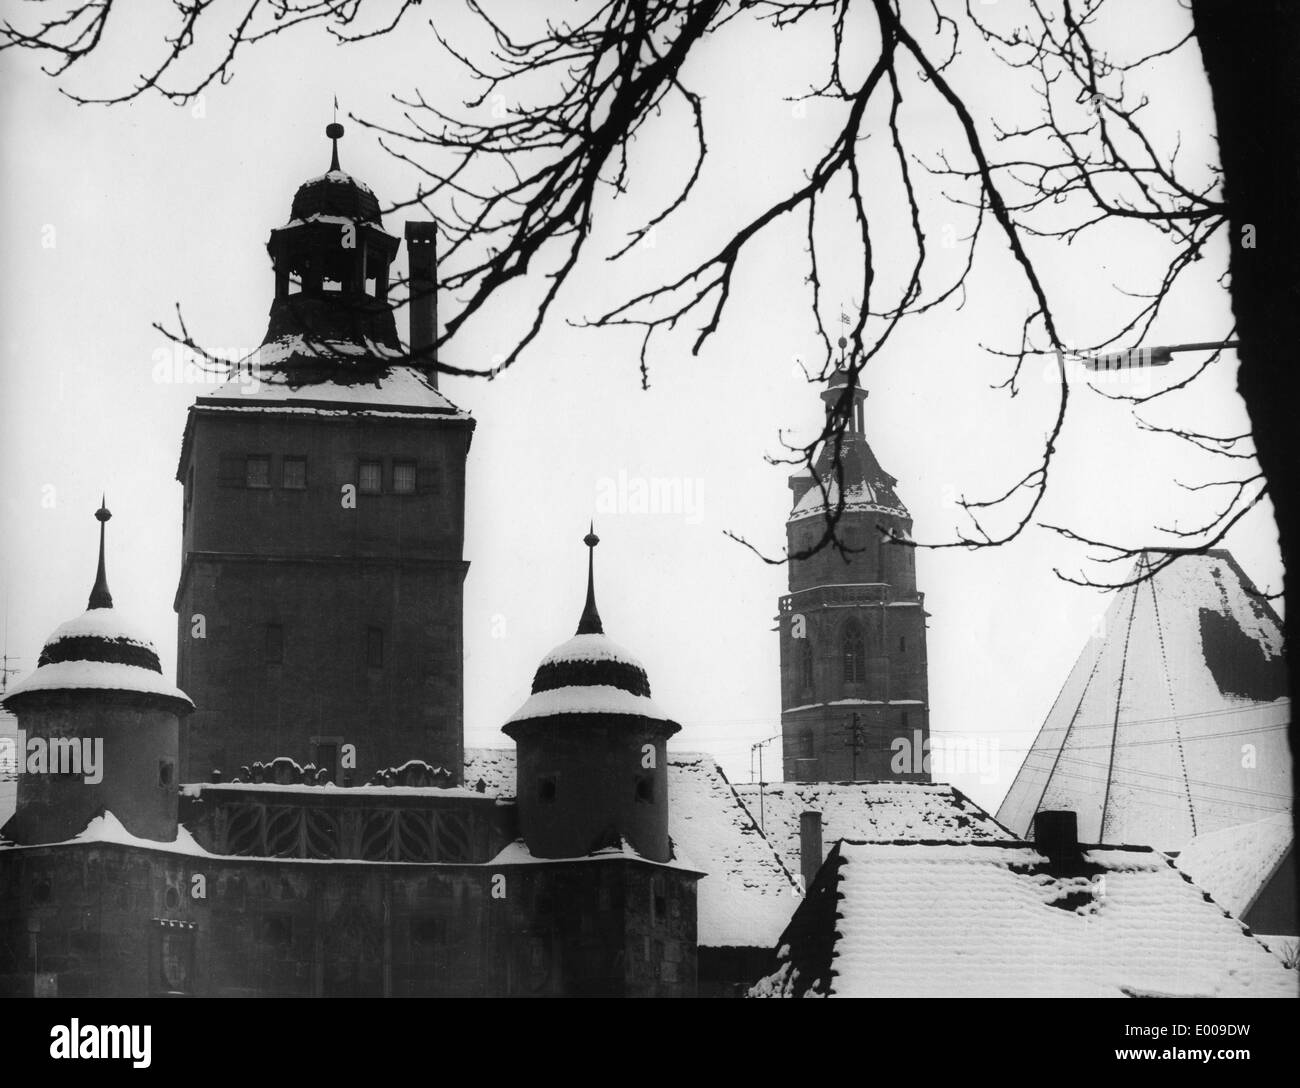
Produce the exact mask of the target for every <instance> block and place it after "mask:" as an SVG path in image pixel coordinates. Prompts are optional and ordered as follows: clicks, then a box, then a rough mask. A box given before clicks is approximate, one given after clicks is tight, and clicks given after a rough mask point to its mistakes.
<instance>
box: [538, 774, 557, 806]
mask: <svg viewBox="0 0 1300 1088" xmlns="http://www.w3.org/2000/svg"><path fill="white" fill-rule="evenodd" d="M537 799H538V800H539V801H541V802H543V803H544V804H548V805H549V804H551V803H552V802H553V801H554V800H555V779H554V778H551V777H549V776H548V777H546V778H541V779H538V782H537Z"/></svg>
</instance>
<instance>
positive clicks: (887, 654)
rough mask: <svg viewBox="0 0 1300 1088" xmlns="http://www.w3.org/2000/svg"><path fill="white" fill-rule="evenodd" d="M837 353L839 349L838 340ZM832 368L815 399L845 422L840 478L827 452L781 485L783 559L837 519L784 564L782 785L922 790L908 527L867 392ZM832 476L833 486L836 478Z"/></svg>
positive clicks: (916, 624)
mask: <svg viewBox="0 0 1300 1088" xmlns="http://www.w3.org/2000/svg"><path fill="white" fill-rule="evenodd" d="M840 346H841V348H843V347H844V341H843V340H841V341H840ZM849 379H850V375H849V372H848V371H847V370H846V369H843V368H842V367H838V368H837V369H836V370H835V372H834V373H833V374H832V375H831V377H830V380H829V381H828V383H827V385H826V388H825V389H824V390H823V391H822V394H821V397H822V400H823V401H824V402H825V404H826V413H827V416H828V418H830V417H831V416H832V415H833V414H835V413H840V414H842V415H843V416H844V417H846V423H845V427H844V438H843V442H842V445H841V449H840V458H839V460H840V465H839V466H838V467H839V470H840V471H839V472H837V466H836V464H835V451H834V449H833V444H832V443H826V444H824V445H823V448H822V449H821V451H820V452H819V455H818V458H817V461H816V476H814V475H813V474H812V473H810V472H809V471H808V470H807V469H804V470H802V471H800V472H797V473H795V474H794V475H793V476H791V477H790V489H791V491H792V492H793V493H794V499H793V501H794V508H793V509H792V510H791V512H790V516H789V518H788V519H787V520H786V536H787V547H788V549H789V554H790V555H792V556H794V555H796V554H798V553H799V552H806V551H809V550H810V549H812V548H814V547H816V545H817V543H818V541H820V540H821V539H822V537H823V535H824V534H825V533H826V531H827V528H828V524H827V518H828V515H829V516H832V517H833V516H834V513H835V511H836V510H837V508H838V506H839V501H840V490H841V484H840V482H839V481H840V480H841V479H842V481H843V496H844V501H843V511H842V513H841V514H840V517H839V521H838V523H837V524H836V525H835V537H836V539H837V540H839V541H841V542H842V543H843V544H844V545H845V546H846V548H847V549H848V552H847V556H845V555H842V554H840V552H839V551H837V550H836V549H835V548H834V547H833V546H825V547H822V548H820V549H819V550H818V551H816V552H815V553H814V554H812V555H809V556H808V557H807V558H805V559H791V560H790V562H789V565H788V566H789V578H790V581H789V586H790V592H789V593H788V594H786V595H785V596H783V597H782V598H781V603H780V607H781V611H780V616H779V618H778V619H779V625H780V626H779V631H780V637H781V741H782V750H783V762H784V767H783V770H784V776H785V779H786V781H820V782H830V781H848V780H865V779H896V780H898V781H923V782H926V781H929V779H930V775H929V773H928V772H926V770H925V763H924V756H925V753H926V752H927V751H928V749H929V746H928V739H929V734H930V723H929V696H928V684H927V679H926V650H925V620H926V612H925V608H924V597H923V595H922V594H921V593H918V592H917V589H916V552H915V549H914V548H912V547H910V546H908V545H907V544H901V543H894V542H892V541H891V539H890V535H891V534H892V535H893V536H895V537H900V538H901V539H902V540H905V541H906V540H910V539H911V530H912V519H911V515H909V514H908V512H907V508H906V507H905V506H904V505H903V503H902V502H901V501H900V499H899V498H898V496H897V494H895V492H894V484H895V483H896V482H897V481H895V479H894V477H892V476H890V475H889V473H887V472H886V471H885V470H884V469H883V468H881V466H880V462H879V461H877V460H876V456H875V454H874V453H873V452H872V450H871V446H870V445H869V444H868V442H867V436H866V428H865V405H866V399H867V393H866V390H864V389H862V388H861V387H858V386H856V385H852V386H851V385H850V380H849ZM837 477H838V479H837Z"/></svg>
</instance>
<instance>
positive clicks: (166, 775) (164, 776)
mask: <svg viewBox="0 0 1300 1088" xmlns="http://www.w3.org/2000/svg"><path fill="white" fill-rule="evenodd" d="M174 769H175V768H174V765H173V764H172V761H171V760H170V759H160V760H159V761H158V785H159V786H161V787H162V788H163V789H166V788H167V787H168V786H170V785H171V784H172V773H173V771H174Z"/></svg>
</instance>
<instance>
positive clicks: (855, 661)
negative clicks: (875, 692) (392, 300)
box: [844, 620, 867, 684]
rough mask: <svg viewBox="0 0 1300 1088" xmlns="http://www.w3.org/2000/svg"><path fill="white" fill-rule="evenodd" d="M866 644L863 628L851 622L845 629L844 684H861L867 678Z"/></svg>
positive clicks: (855, 622)
mask: <svg viewBox="0 0 1300 1088" xmlns="http://www.w3.org/2000/svg"><path fill="white" fill-rule="evenodd" d="M866 656H867V652H866V643H865V641H864V640H863V637H862V626H861V624H859V623H858V622H857V621H856V620H850V621H849V623H848V624H847V625H846V626H845V628H844V682H845V683H846V684H861V683H862V682H863V681H864V680H866V678H867V662H866Z"/></svg>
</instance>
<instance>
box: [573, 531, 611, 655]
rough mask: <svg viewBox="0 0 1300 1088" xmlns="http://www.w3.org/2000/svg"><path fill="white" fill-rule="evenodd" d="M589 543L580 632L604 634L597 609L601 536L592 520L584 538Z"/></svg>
mask: <svg viewBox="0 0 1300 1088" xmlns="http://www.w3.org/2000/svg"><path fill="white" fill-rule="evenodd" d="M582 542H583V543H584V544H585V545H587V604H586V607H584V608H583V610H582V619H580V620H579V621H578V634H580V635H603V634H604V633H605V628H604V627H603V626H602V625H601V622H600V613H599V612H597V611H596V576H595V566H596V545H597V544H599V543H600V537H598V536H597V535H596V524H595V522H592V523H591V524H590V527H589V528H588V530H587V535H586V536H584V537H583V538H582Z"/></svg>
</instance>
